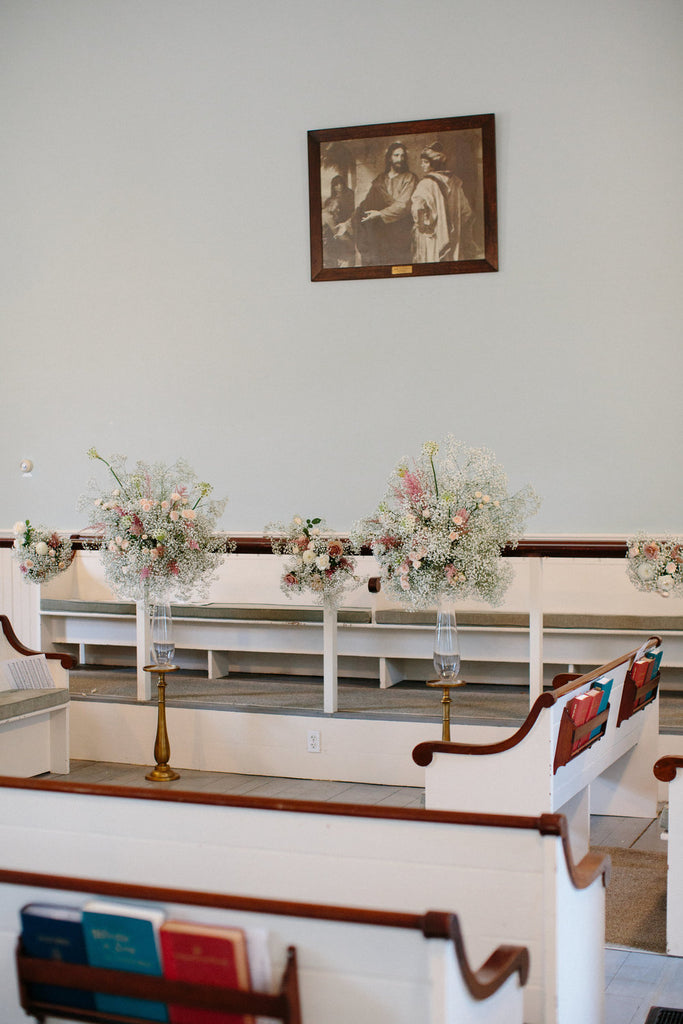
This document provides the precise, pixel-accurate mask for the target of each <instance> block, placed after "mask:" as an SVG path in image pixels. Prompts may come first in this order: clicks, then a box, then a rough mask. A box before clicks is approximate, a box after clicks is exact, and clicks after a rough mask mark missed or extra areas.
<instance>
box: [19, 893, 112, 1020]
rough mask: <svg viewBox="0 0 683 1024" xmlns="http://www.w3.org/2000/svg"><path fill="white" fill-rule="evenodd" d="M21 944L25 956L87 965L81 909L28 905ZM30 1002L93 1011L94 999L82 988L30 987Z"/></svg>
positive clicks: (52, 905) (59, 986) (37, 904)
mask: <svg viewBox="0 0 683 1024" xmlns="http://www.w3.org/2000/svg"><path fill="white" fill-rule="evenodd" d="M20 918H21V941H22V944H23V947H24V952H25V953H26V954H27V955H28V956H33V957H37V958H38V959H40V960H59V961H61V962H62V963H65V964H87V962H88V959H87V955H86V949H85V938H84V935H83V913H82V911H81V909H80V907H67V906H63V905H60V904H57V903H27V904H26V906H25V907H22V908H21V911H20ZM29 992H30V995H31V997H32V998H33V999H36V1000H39V1001H40V1002H44V1003H55V1004H57V1005H58V1006H67V1007H71V1008H73V1009H79V1010H94V1009H95V996H94V994H93V993H92V992H87V991H85V990H84V989H77V988H65V987H64V986H62V985H43V984H33V985H30V986H29Z"/></svg>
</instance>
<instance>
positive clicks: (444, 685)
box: [427, 679, 465, 743]
mask: <svg viewBox="0 0 683 1024" xmlns="http://www.w3.org/2000/svg"><path fill="white" fill-rule="evenodd" d="M464 685H465V680H464V679H455V680H453V682H446V680H445V679H428V680H427V686H440V687H441V689H442V690H443V697H442V698H441V707H442V709H443V725H442V728H441V739H442V740H445V742H446V743H450V741H451V694H450V691H451V690H453V689H454V688H455V687H456V686H464Z"/></svg>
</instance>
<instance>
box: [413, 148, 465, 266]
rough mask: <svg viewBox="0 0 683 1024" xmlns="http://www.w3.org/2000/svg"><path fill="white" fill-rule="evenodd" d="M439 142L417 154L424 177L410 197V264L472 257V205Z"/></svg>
mask: <svg viewBox="0 0 683 1024" xmlns="http://www.w3.org/2000/svg"><path fill="white" fill-rule="evenodd" d="M446 162H447V160H446V154H445V153H444V151H443V149H442V147H441V145H440V144H439V143H438V142H434V143H432V144H431V145H430V146H428V147H427V148H426V149H424V150H423V151H422V153H421V154H420V166H421V168H422V173H423V174H424V177H423V178H421V179H420V181H419V183H418V184H417V186H416V188H415V190H414V191H413V193H412V196H411V211H412V218H413V225H414V227H413V257H412V262H413V263H439V262H442V261H444V260H463V259H471V258H473V256H474V251H473V249H474V247H473V244H472V219H473V216H472V208H471V206H470V204H469V202H468V200H467V196H466V195H465V192H464V189H463V186H462V181H461V180H460V178H458V177H457V175H456V174H454V173H453V171H451V170H449V169H448V167H447V166H446Z"/></svg>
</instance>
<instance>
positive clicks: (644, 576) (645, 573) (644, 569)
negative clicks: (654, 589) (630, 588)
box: [638, 562, 655, 581]
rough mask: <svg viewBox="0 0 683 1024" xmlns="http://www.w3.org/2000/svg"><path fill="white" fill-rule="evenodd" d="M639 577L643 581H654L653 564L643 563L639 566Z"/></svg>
mask: <svg viewBox="0 0 683 1024" xmlns="http://www.w3.org/2000/svg"><path fill="white" fill-rule="evenodd" d="M638 575H639V576H640V578H641V580H646V581H647V580H653V579H654V578H655V567H654V565H652V563H651V562H643V564H642V565H639V566H638Z"/></svg>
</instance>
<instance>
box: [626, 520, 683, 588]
mask: <svg viewBox="0 0 683 1024" xmlns="http://www.w3.org/2000/svg"><path fill="white" fill-rule="evenodd" d="M627 548H628V550H627V553H626V558H627V564H626V571H627V573H628V578H629V579H630V581H631V583H632V584H633V586H634V587H636V588H637V589H638V590H643V591H645V592H647V593H650V594H659V595H660V596H661V597H669V596H670V595H672V594H681V593H683V537H671V536H664V537H648V536H646V535H645V534H644V533H639V534H638V535H637V536H636V537H631V539H630V540H629V541H628V542H627Z"/></svg>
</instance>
